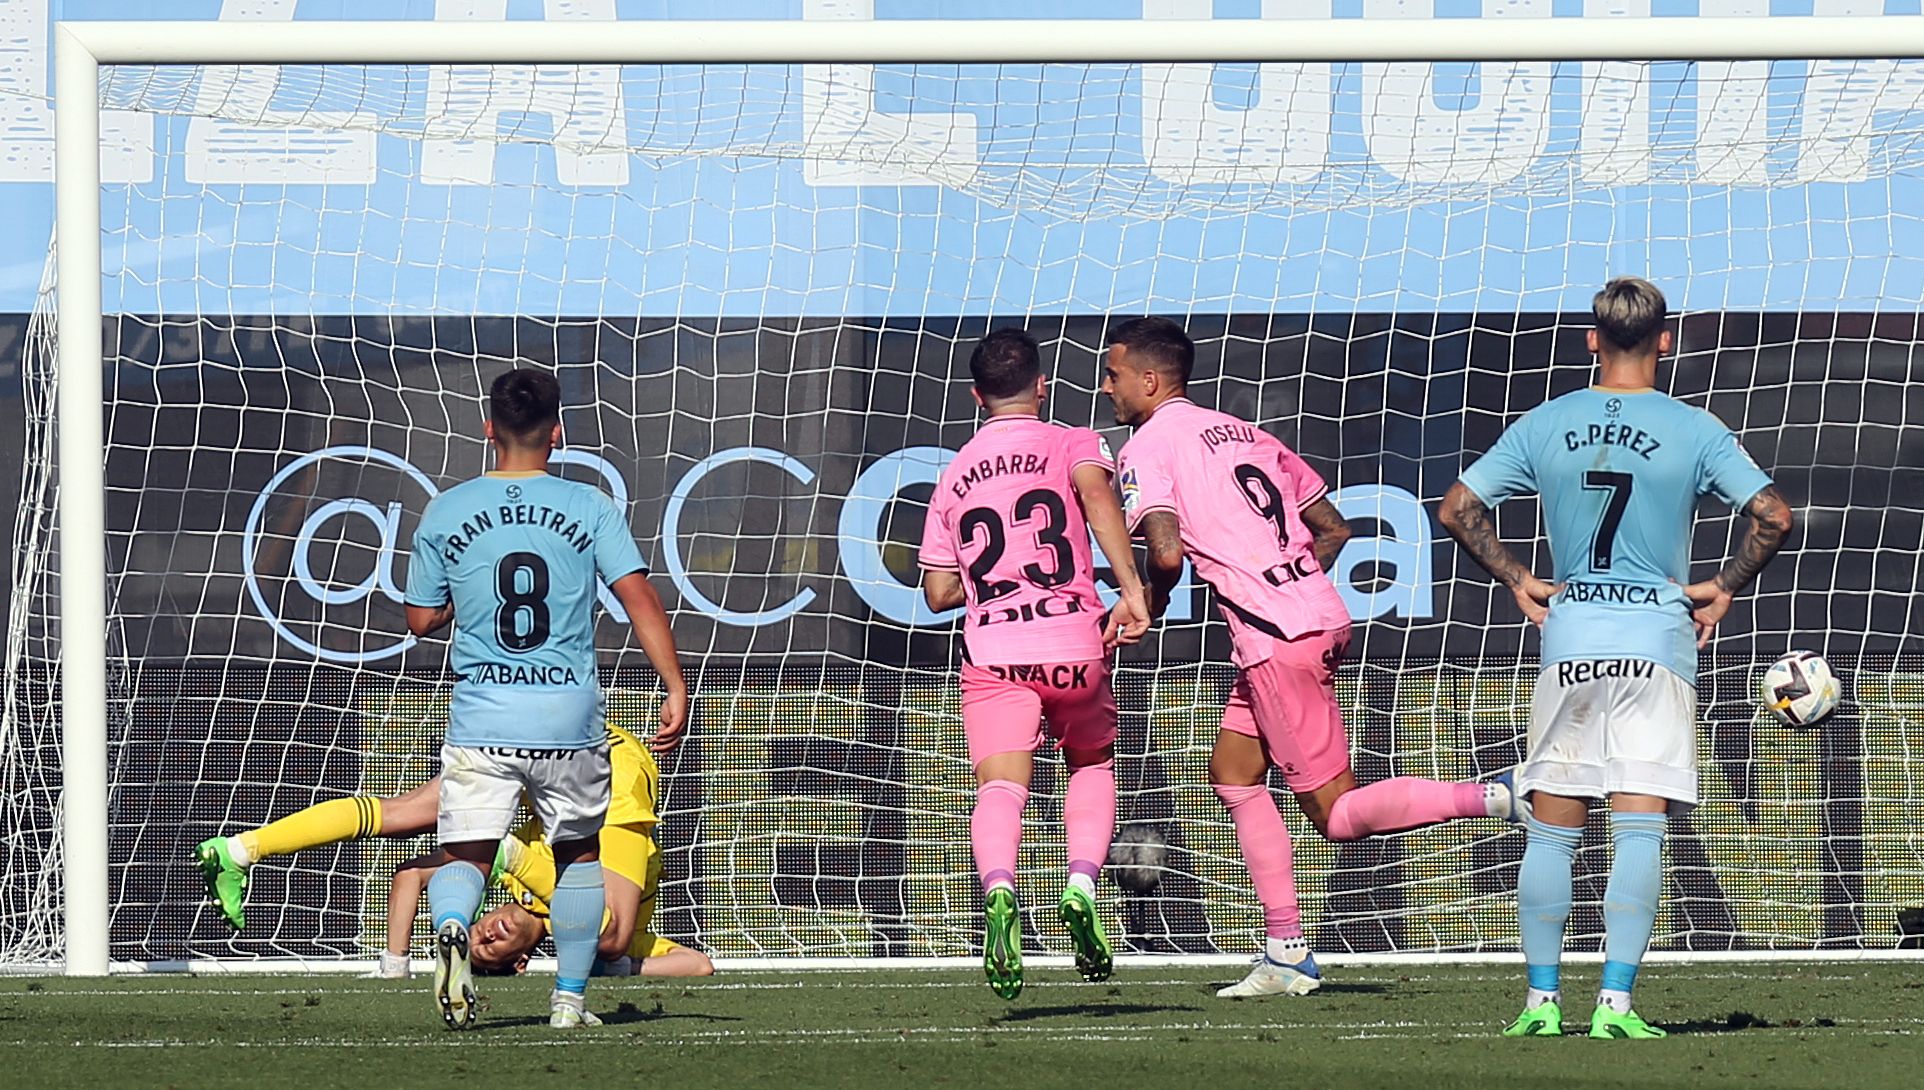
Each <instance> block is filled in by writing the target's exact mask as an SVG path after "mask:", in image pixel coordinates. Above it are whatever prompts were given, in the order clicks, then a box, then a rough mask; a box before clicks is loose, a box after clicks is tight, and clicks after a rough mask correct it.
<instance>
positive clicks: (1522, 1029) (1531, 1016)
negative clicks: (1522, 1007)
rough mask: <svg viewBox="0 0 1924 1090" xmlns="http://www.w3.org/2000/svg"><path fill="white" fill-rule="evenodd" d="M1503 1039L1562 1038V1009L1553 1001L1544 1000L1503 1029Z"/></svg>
mask: <svg viewBox="0 0 1924 1090" xmlns="http://www.w3.org/2000/svg"><path fill="white" fill-rule="evenodd" d="M1503 1036H1505V1037H1561V1036H1563V1008H1562V1007H1559V1006H1557V1001H1556V1000H1554V999H1546V1000H1544V1001H1543V1002H1541V1003H1538V1004H1537V1005H1536V1006H1534V1007H1531V1008H1530V1009H1529V1010H1527V1011H1524V1012H1523V1013H1522V1014H1519V1015H1517V1016H1516V1021H1514V1022H1511V1023H1510V1024H1509V1025H1507V1026H1505V1027H1503Z"/></svg>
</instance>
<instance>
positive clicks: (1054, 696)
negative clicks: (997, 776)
mask: <svg viewBox="0 0 1924 1090" xmlns="http://www.w3.org/2000/svg"><path fill="white" fill-rule="evenodd" d="M1045 720H1046V721H1047V723H1048V731H1047V733H1046V734H1045V733H1044V731H1043V722H1044V721H1045ZM962 730H963V732H964V733H966V734H967V735H968V738H969V763H970V764H977V765H979V764H981V763H982V762H983V761H984V760H986V759H988V758H990V757H993V756H995V755H996V754H998V753H1009V752H1011V751H1021V752H1023V753H1033V752H1035V749H1036V747H1037V746H1040V745H1041V744H1042V740H1043V739H1044V738H1045V737H1046V738H1048V739H1050V740H1052V741H1054V742H1055V744H1056V745H1058V746H1063V747H1065V748H1068V749H1099V748H1101V747H1103V746H1107V745H1113V744H1114V743H1115V740H1116V698H1115V696H1114V694H1112V693H1111V692H1110V691H1109V664H1108V663H1107V662H1105V661H1104V660H1102V659H1094V660H1092V661H1089V662H1064V663H1047V664H1041V665H1033V666H1031V665H1026V664H1025V665H1020V666H977V665H976V664H975V663H972V662H965V663H963V664H962Z"/></svg>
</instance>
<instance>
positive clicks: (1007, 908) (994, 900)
mask: <svg viewBox="0 0 1924 1090" xmlns="http://www.w3.org/2000/svg"><path fill="white" fill-rule="evenodd" d="M987 900H988V903H987V904H986V905H985V906H984V911H983V915H984V917H985V923H986V927H985V929H984V930H985V934H984V935H983V936H982V971H983V972H984V973H985V974H987V975H988V978H989V989H990V990H991V991H993V992H995V994H997V995H999V996H1001V997H1002V998H1004V999H1014V998H1015V997H1016V996H1018V995H1021V994H1022V918H1021V917H1020V916H1019V915H1017V914H1016V909H1015V894H1014V893H1013V892H1011V891H1010V890H1008V889H1005V888H1003V887H1001V886H997V887H996V888H994V889H992V890H990V891H989V896H988V899H987Z"/></svg>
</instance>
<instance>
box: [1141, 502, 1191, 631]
mask: <svg viewBox="0 0 1924 1090" xmlns="http://www.w3.org/2000/svg"><path fill="white" fill-rule="evenodd" d="M1141 529H1142V536H1143V539H1144V540H1145V541H1147V542H1148V544H1149V615H1150V616H1151V617H1161V616H1162V613H1163V610H1165V609H1168V608H1169V592H1170V591H1171V590H1174V589H1175V587H1176V583H1177V582H1178V581H1180V580H1181V579H1182V556H1183V553H1182V524H1181V523H1179V522H1177V521H1176V513H1175V512H1174V511H1151V512H1149V513H1148V514H1147V515H1144V516H1143V517H1142V527H1141Z"/></svg>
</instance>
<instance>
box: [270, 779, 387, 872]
mask: <svg viewBox="0 0 1924 1090" xmlns="http://www.w3.org/2000/svg"><path fill="white" fill-rule="evenodd" d="M380 832H381V800H380V799H378V798H375V797H374V796H372V795H356V796H355V797H353V798H350V799H329V800H328V801H327V802H320V803H315V804H314V805H313V806H310V807H308V808H307V809H305V810H300V811H297V812H295V813H292V814H289V815H287V816H286V817H284V818H282V819H280V820H279V821H271V822H269V823H267V824H266V825H263V826H261V827H260V828H258V829H249V830H248V831H246V832H244V833H241V834H239V835H238V836H237V837H236V838H235V839H237V840H239V841H240V845H241V853H237V854H245V855H246V856H247V858H246V859H245V860H242V862H244V863H247V864H250V865H251V864H254V863H258V862H260V861H261V860H263V859H268V858H271V857H273V856H277V855H291V854H293V853H294V852H297V851H300V850H301V849H302V848H318V847H320V846H321V845H323V844H332V843H334V842H335V841H337V840H358V839H361V838H363V837H370V836H378V835H380Z"/></svg>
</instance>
